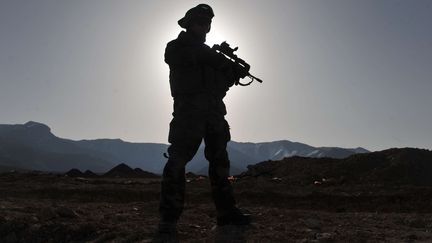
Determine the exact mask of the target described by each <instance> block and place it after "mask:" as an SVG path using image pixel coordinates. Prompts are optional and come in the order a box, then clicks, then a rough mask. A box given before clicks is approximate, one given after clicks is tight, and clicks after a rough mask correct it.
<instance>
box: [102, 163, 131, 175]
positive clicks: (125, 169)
mask: <svg viewBox="0 0 432 243" xmlns="http://www.w3.org/2000/svg"><path fill="white" fill-rule="evenodd" d="M104 176H105V177H136V172H135V171H134V170H133V169H132V168H131V167H129V166H128V165H126V164H124V163H121V164H119V165H117V166H115V167H114V168H112V169H111V170H109V171H108V172H107V173H105V174H104Z"/></svg>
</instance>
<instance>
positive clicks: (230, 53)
mask: <svg viewBox="0 0 432 243" xmlns="http://www.w3.org/2000/svg"><path fill="white" fill-rule="evenodd" d="M212 50H214V51H216V52H219V53H222V54H224V55H225V57H227V58H228V59H229V60H231V61H232V62H234V63H235V64H236V65H238V66H239V67H240V68H241V69H243V70H244V71H245V72H247V74H246V76H248V77H249V78H250V79H251V81H250V82H249V83H244V84H243V83H240V81H239V82H238V84H240V85H241V86H248V85H250V84H251V83H252V82H253V81H254V80H256V81H258V82H260V83H262V80H261V79H259V78H257V77H255V76H253V75H252V74H250V73H249V70H250V65H249V64H248V63H247V62H245V61H244V60H243V59H241V58H239V57H238V56H237V55H236V54H234V52H235V51H237V50H238V47H236V48H234V49H233V48H231V47H230V45H229V44H228V43H226V41H224V42H222V43H221V44H220V45H218V44H215V45H213V47H212Z"/></svg>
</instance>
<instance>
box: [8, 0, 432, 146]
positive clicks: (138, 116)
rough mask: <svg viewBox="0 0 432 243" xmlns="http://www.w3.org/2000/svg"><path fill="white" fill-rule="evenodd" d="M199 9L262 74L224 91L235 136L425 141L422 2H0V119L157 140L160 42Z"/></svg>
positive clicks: (431, 135)
mask: <svg viewBox="0 0 432 243" xmlns="http://www.w3.org/2000/svg"><path fill="white" fill-rule="evenodd" d="M199 3H207V4H209V5H210V6H212V8H213V10H214V12H215V17H214V19H213V24H212V29H211V32H210V33H209V34H208V36H207V44H208V45H209V46H212V45H213V44H216V43H220V42H222V41H225V40H226V41H227V42H228V43H230V44H231V45H232V46H238V47H239V49H238V51H237V55H238V56H240V57H241V58H243V59H244V60H246V61H247V62H248V63H249V64H250V65H251V66H252V68H251V73H252V74H254V75H256V76H257V77H260V78H261V79H263V80H264V82H263V83H262V84H260V83H257V82H255V83H252V85H250V86H248V87H239V86H235V87H233V88H231V89H230V91H229V92H228V94H227V97H226V98H225V103H226V105H227V110H228V115H227V116H226V119H227V120H228V122H229V123H230V126H231V136H232V139H233V140H234V141H239V142H269V141H275V140H285V139H286V140H290V141H297V142H302V143H307V144H309V145H312V146H338V147H364V148H367V149H369V150H373V151H375V150H382V149H387V148H392V147H418V148H426V149H432V126H431V124H432V122H431V121H432V109H431V107H432V95H431V91H432V28H430V25H431V23H432V14H430V13H431V12H432V1H430V0H413V1H408V0H378V1H377V0H325V1H324V0H280V1H278V0H267V1H258V0H235V1H228V0H226V1H224V0H219V1H207V2H203V1H185V0H183V1H168V0H157V1H156V0H155V1H147V0H146V1H144V0H142V1H138V0H122V1H118V0H74V1H57V0H1V1H0V124H22V123H25V122H27V121H30V120H32V121H37V122H41V123H44V124H47V125H48V126H49V127H50V128H51V130H52V132H53V133H54V134H55V135H57V136H59V137H63V138H70V139H74V140H80V139H96V138H120V139H123V140H125V141H131V142H157V143H168V141H167V140H168V139H167V137H168V128H169V127H168V124H169V122H170V120H171V118H172V115H171V113H172V97H171V96H170V90H169V83H168V74H169V68H168V66H167V65H166V64H165V63H164V58H163V55H164V49H165V46H166V43H167V42H169V41H170V40H172V39H175V38H176V37H177V35H178V34H179V32H180V31H181V28H180V27H179V26H178V25H177V20H179V19H180V18H182V17H183V16H184V14H185V12H186V11H187V10H188V9H190V8H192V7H194V6H196V5H197V4H199Z"/></svg>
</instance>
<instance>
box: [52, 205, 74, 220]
mask: <svg viewBox="0 0 432 243" xmlns="http://www.w3.org/2000/svg"><path fill="white" fill-rule="evenodd" d="M55 212H56V213H57V214H58V215H59V216H60V217H64V218H77V217H78V214H77V213H75V211H73V210H72V209H70V208H66V207H59V208H57V209H56V210H55Z"/></svg>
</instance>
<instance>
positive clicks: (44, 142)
mask: <svg viewBox="0 0 432 243" xmlns="http://www.w3.org/2000/svg"><path fill="white" fill-rule="evenodd" d="M167 148H168V145H167V144H161V143H132V142H126V141H123V140H121V139H95V140H78V141H75V140H71V139H65V138H59V137H57V136H55V135H54V134H53V133H52V132H51V129H50V128H49V127H48V126H47V125H45V124H42V123H38V122H34V121H29V122H27V123H25V124H4V125H0V171H2V170H3V171H4V170H10V169H18V170H40V171H58V172H65V171H68V170H70V169H71V168H77V169H79V170H82V171H84V170H91V171H94V172H99V173H102V172H106V171H108V170H109V169H111V168H112V167H114V166H116V165H118V164H120V163H125V164H127V165H129V166H131V167H134V168H141V169H143V170H145V171H149V172H152V173H157V174H161V172H162V170H163V166H164V165H165V162H166V158H165V157H164V156H163V154H164V153H165V152H166V151H167ZM227 150H228V153H229V156H230V160H231V174H239V173H241V172H243V171H246V169H247V166H248V165H250V164H256V163H258V162H261V161H266V160H280V159H283V158H285V157H292V156H303V157H313V158H320V157H331V158H346V157H348V156H350V155H352V154H357V153H367V152H369V151H368V150H366V149H364V148H360V147H359V148H338V147H313V146H310V145H307V144H303V143H298V142H291V141H288V140H282V141H274V142H263V143H240V142H235V141H230V142H229V143H228V147H227ZM206 165H207V161H206V160H205V158H204V145H203V144H202V145H201V146H200V148H199V150H198V152H197V155H196V156H195V157H194V159H193V160H192V161H190V162H189V163H188V165H187V168H186V169H187V171H191V172H194V173H197V174H207V169H208V167H207V166H206Z"/></svg>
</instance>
